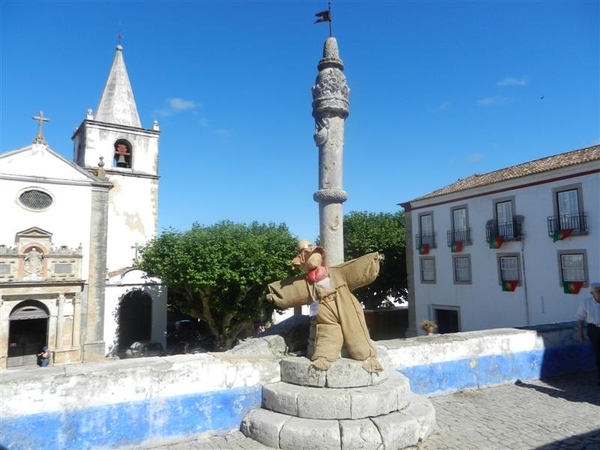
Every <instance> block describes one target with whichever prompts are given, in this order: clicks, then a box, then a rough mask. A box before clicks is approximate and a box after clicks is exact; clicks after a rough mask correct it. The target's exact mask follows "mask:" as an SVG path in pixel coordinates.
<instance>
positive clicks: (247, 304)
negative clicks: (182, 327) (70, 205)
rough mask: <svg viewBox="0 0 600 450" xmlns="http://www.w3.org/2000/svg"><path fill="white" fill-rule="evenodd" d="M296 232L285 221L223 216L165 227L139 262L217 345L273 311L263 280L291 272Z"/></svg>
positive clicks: (226, 345)
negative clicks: (205, 326)
mask: <svg viewBox="0 0 600 450" xmlns="http://www.w3.org/2000/svg"><path fill="white" fill-rule="evenodd" d="M296 241H297V240H296V238H295V237H294V236H292V235H291V234H290V232H289V230H288V228H287V226H286V225H284V224H281V225H274V224H269V225H265V224H259V223H257V222H253V223H252V224H250V225H246V224H236V223H232V222H229V221H223V222H220V223H217V224H215V225H212V226H208V227H204V226H201V225H199V224H194V225H193V226H192V228H191V229H190V230H188V231H183V232H180V231H175V230H173V229H169V230H166V231H164V232H163V233H162V234H161V235H160V236H159V237H157V238H156V239H154V240H152V241H151V242H150V243H149V244H148V245H147V246H145V247H144V248H143V249H142V251H141V258H140V262H139V263H138V267H139V268H140V269H142V270H144V271H145V272H147V273H148V275H150V276H153V277H158V278H160V279H162V281H163V282H164V283H165V284H166V285H167V287H168V289H169V303H170V304H172V305H173V306H174V307H176V308H177V309H179V310H180V311H181V312H183V313H185V314H189V315H191V316H192V317H195V318H197V319H200V320H203V321H204V322H206V323H207V324H208V326H209V327H210V330H211V332H212V333H213V334H214V335H215V337H216V346H217V348H218V349H219V350H227V349H230V348H231V346H232V345H233V343H234V342H235V339H236V338H237V337H238V335H239V334H240V333H241V332H242V331H244V330H249V329H251V327H252V325H253V323H254V321H255V320H257V319H259V318H261V317H262V316H263V314H265V313H267V314H268V313H270V312H272V311H273V309H272V308H273V307H272V306H270V305H269V304H267V302H264V303H263V300H262V299H263V298H264V291H265V289H266V285H267V284H268V283H270V282H272V281H275V280H282V279H285V278H287V277H289V276H291V275H292V268H291V265H290V257H291V255H293V254H294V253H295V247H296Z"/></svg>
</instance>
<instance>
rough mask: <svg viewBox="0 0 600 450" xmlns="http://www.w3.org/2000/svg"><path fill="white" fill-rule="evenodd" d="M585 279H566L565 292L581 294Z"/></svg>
mask: <svg viewBox="0 0 600 450" xmlns="http://www.w3.org/2000/svg"><path fill="white" fill-rule="evenodd" d="M581 286H583V281H565V282H564V283H563V287H564V290H565V294H579V290H580V289H581Z"/></svg>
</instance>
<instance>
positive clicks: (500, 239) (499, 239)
mask: <svg viewBox="0 0 600 450" xmlns="http://www.w3.org/2000/svg"><path fill="white" fill-rule="evenodd" d="M489 243H490V248H500V247H502V244H503V243H504V236H496V237H493V236H492V237H490V240H489Z"/></svg>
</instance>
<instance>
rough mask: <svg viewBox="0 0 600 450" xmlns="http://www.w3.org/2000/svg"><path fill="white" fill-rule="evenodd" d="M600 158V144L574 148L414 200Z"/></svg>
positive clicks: (464, 180)
mask: <svg viewBox="0 0 600 450" xmlns="http://www.w3.org/2000/svg"><path fill="white" fill-rule="evenodd" d="M599 160H600V145H595V146H593V147H587V148H582V149H579V150H573V151H570V152H567V153H560V154H558V155H553V156H547V157H545V158H540V159H536V160H534V161H529V162H526V163H523V164H518V165H516V166H511V167H507V168H505V169H500V170H495V171H493V172H489V173H485V174H474V175H471V176H469V177H467V178H463V179H461V180H458V181H457V182H456V183H452V184H449V185H448V186H446V187H443V188H441V189H438V190H437V191H433V192H431V193H429V194H426V195H423V196H421V197H417V198H415V199H414V200H413V201H416V200H423V199H427V198H433V197H439V196H440V195H445V194H452V193H454V192H460V191H465V190H467V189H473V188H476V187H480V186H487V185H490V184H495V183H500V182H502V181H507V180H513V179H516V178H521V177H525V176H528V175H533V174H536V173H542V172H548V171H551V170H556V169H561V168H563V167H568V166H573V165H576V164H582V163H586V162H590V161H599Z"/></svg>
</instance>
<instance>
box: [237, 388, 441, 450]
mask: <svg viewBox="0 0 600 450" xmlns="http://www.w3.org/2000/svg"><path fill="white" fill-rule="evenodd" d="M434 426H435V410H434V409H433V406H432V405H431V402H430V401H429V400H428V399H427V398H426V397H419V396H414V395H413V396H412V397H411V398H410V401H409V403H408V405H407V406H406V407H405V408H403V409H402V410H400V411H394V412H391V413H389V414H384V415H381V416H377V417H372V418H367V419H357V420H337V419H332V420H319V419H309V418H302V417H293V416H290V415H287V414H281V413H278V412H274V411H268V410H266V409H257V410H254V411H252V412H250V413H249V414H247V415H246V417H245V418H244V420H243V421H242V426H241V429H242V432H243V433H244V434H245V435H246V436H248V437H250V438H252V439H254V440H255V441H258V442H260V443H262V444H263V445H266V446H267V447H271V448H277V449H284V450H297V449H298V450H299V449H306V448H319V449H336V450H340V449H342V450H354V449H358V448H361V449H382V448H389V449H402V448H407V447H411V446H414V445H416V444H417V443H418V442H419V441H421V440H424V439H425V438H426V437H427V436H429V434H431V432H432V431H433V427H434Z"/></svg>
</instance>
